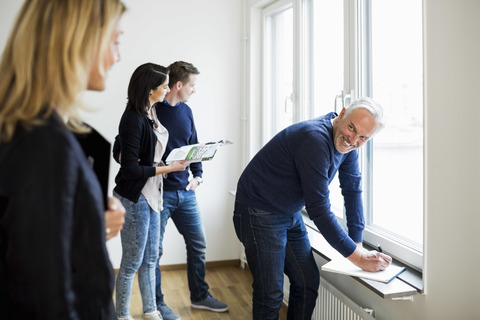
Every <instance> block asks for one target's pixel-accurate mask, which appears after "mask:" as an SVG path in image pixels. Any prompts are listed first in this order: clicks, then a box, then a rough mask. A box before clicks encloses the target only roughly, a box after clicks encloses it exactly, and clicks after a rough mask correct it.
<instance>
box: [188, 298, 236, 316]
mask: <svg viewBox="0 0 480 320" xmlns="http://www.w3.org/2000/svg"><path fill="white" fill-rule="evenodd" d="M192 308H196V309H205V310H210V311H214V312H225V311H227V310H228V306H227V305H226V304H225V303H223V302H220V301H218V300H217V299H215V298H214V297H212V296H211V295H210V294H208V296H207V297H206V298H205V300H203V301H198V302H192Z"/></svg>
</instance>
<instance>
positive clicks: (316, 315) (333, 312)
mask: <svg viewBox="0 0 480 320" xmlns="http://www.w3.org/2000/svg"><path fill="white" fill-rule="evenodd" d="M312 320H375V318H374V317H373V316H371V315H370V314H369V313H367V312H366V311H365V310H364V309H362V308H361V307H360V306H359V305H357V304H356V303H355V302H353V301H352V300H350V298H348V297H347V296H346V295H345V294H343V293H342V292H340V290H338V289H337V288H335V287H334V286H333V285H331V284H330V283H329V282H327V281H326V280H324V279H323V278H320V288H319V289H318V298H317V304H316V307H315V310H314V311H313V315H312Z"/></svg>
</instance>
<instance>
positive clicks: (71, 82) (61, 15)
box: [0, 0, 126, 142]
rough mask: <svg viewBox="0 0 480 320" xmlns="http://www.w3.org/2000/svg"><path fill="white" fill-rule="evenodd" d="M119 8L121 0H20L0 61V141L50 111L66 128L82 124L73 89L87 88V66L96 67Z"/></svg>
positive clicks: (104, 49)
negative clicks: (55, 112)
mask: <svg viewBox="0 0 480 320" xmlns="http://www.w3.org/2000/svg"><path fill="white" fill-rule="evenodd" d="M125 10H126V8H125V5H124V4H123V3H122V2H121V0H26V1H25V3H24V4H23V6H22V8H21V10H20V12H19V14H18V16H17V19H16V22H15V24H14V26H13V29H12V30H13V31H12V33H11V34H10V37H9V39H8V41H7V44H6V47H5V50H4V52H3V55H2V58H1V62H0V74H1V75H2V76H1V77H0V142H7V141H10V140H11V138H12V136H13V134H14V132H15V128H16V126H17V125H22V126H24V127H26V128H29V127H31V126H33V125H38V124H39V123H41V122H42V119H45V118H46V117H48V116H49V115H50V114H51V112H52V111H53V110H54V109H57V110H59V111H60V113H61V114H62V115H63V116H65V117H67V118H68V119H69V121H68V124H67V125H68V126H69V128H70V129H72V130H74V131H75V130H77V129H78V130H79V129H81V128H82V125H81V123H82V122H81V120H80V118H79V116H78V114H77V112H78V110H77V109H78V107H77V106H78V98H79V93H80V92H82V91H84V90H86V89H87V85H88V78H89V73H90V69H91V66H92V64H93V63H97V64H98V66H99V67H101V66H102V64H101V62H102V60H103V56H104V54H105V52H106V49H107V46H108V44H109V41H110V38H111V34H112V32H113V30H114V28H115V25H116V23H117V21H118V20H119V19H120V17H121V16H122V14H123V13H124V12H125ZM98 53H99V54H98ZM100 70H102V69H100Z"/></svg>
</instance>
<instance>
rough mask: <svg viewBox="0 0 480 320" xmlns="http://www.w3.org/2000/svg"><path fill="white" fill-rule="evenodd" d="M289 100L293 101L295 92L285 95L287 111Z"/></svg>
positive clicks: (286, 109) (286, 110)
mask: <svg viewBox="0 0 480 320" xmlns="http://www.w3.org/2000/svg"><path fill="white" fill-rule="evenodd" d="M288 101H290V102H291V103H293V92H292V93H290V95H288V96H286V97H285V113H288Z"/></svg>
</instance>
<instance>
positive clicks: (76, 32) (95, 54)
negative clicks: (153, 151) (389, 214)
mask: <svg viewBox="0 0 480 320" xmlns="http://www.w3.org/2000/svg"><path fill="white" fill-rule="evenodd" d="M124 11H125V6H124V4H123V3H122V2H121V1H120V0H81V1H79V0H36V1H29V0H27V1H25V3H24V4H23V6H22V8H21V10H20V12H19V14H18V17H17V20H16V22H15V25H14V26H13V29H12V30H13V31H12V33H11V35H10V37H9V39H8V42H7V45H6V47H5V50H4V52H3V55H2V59H1V62H0V74H1V75H2V76H1V77H0V310H1V314H2V318H5V319H89V320H92V319H114V318H115V311H114V308H113V303H112V294H113V285H114V272H113V269H112V266H111V264H110V260H109V257H108V253H107V249H106V246H105V239H106V238H109V237H111V236H113V235H115V234H116V233H117V232H118V230H111V232H110V233H111V234H110V235H107V234H106V226H105V217H107V218H108V219H109V220H111V216H112V215H115V214H120V215H122V214H124V209H123V206H122V205H121V203H120V202H119V201H118V200H116V199H114V198H110V200H109V202H110V203H109V206H108V209H107V212H105V211H104V203H103V198H102V192H101V188H100V186H99V183H98V180H97V178H96V177H95V175H94V172H93V171H92V169H91V168H90V166H89V164H88V162H87V160H86V157H85V155H84V153H83V151H82V149H81V147H80V145H79V143H78V141H77V139H76V138H75V136H74V132H80V131H82V130H84V129H85V128H84V127H83V126H82V121H81V120H80V119H79V117H78V116H77V111H78V105H79V104H78V102H77V98H78V95H79V93H80V92H82V91H84V90H87V89H90V90H103V89H104V88H105V76H106V72H107V71H108V69H109V68H110V67H111V66H112V65H113V64H114V63H115V62H116V61H117V60H118V59H119V55H118V48H117V41H118V37H119V34H120V33H121V32H120V28H119V24H118V23H119V19H120V18H121V16H122V14H123V13H124Z"/></svg>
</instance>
